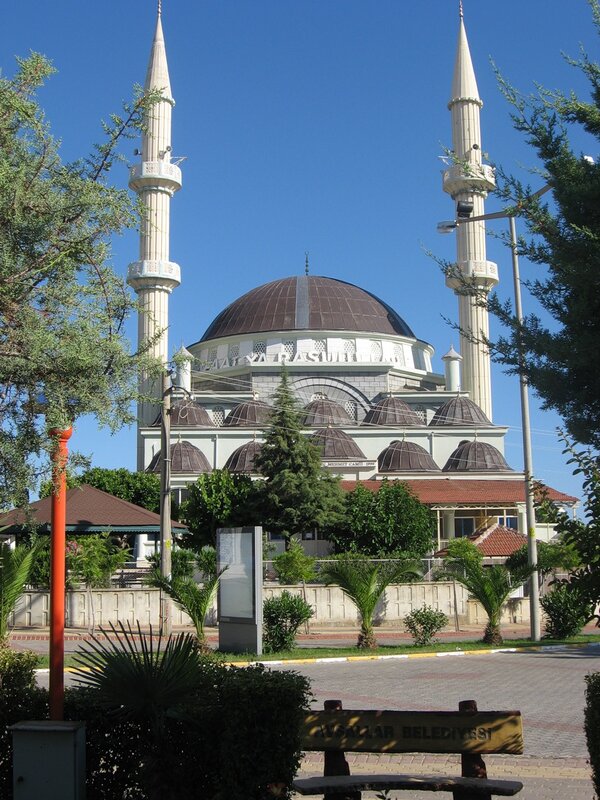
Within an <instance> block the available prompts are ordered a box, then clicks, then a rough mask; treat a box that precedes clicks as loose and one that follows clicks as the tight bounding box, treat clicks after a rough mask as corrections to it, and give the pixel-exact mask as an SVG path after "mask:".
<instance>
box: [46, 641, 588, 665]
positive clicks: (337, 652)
mask: <svg viewBox="0 0 600 800" xmlns="http://www.w3.org/2000/svg"><path fill="white" fill-rule="evenodd" d="M594 643H596V644H600V634H594V633H590V634H582V635H581V636H574V637H573V638H572V639H544V640H543V641H542V642H531V641H529V640H528V639H505V641H504V644H503V645H502V647H503V648H506V647H519V648H528V647H540V646H542V647H548V646H551V645H554V646H556V645H577V644H594ZM496 649H498V648H497V647H495V646H494V645H487V644H484V643H483V642H478V641H473V640H472V639H470V640H467V641H462V642H457V641H452V642H449V641H445V642H436V643H435V644H431V645H427V647H415V645H413V644H408V643H407V644H405V645H393V646H392V645H381V646H380V647H377V648H376V649H374V650H359V649H358V648H357V647H297V648H295V649H294V650H290V651H289V652H287V653H267V654H263V655H261V656H257V655H255V654H253V653H248V654H240V653H217V655H218V656H219V657H220V658H222V659H224V660H225V661H227V662H232V663H245V662H248V661H299V660H305V659H313V658H352V657H354V658H372V657H374V656H391V655H409V654H417V653H418V654H426V653H440V652H452V651H456V650H468V651H479V650H481V651H485V650H496ZM73 666H75V662H74V660H73V655H72V654H71V653H65V667H66V668H69V667H73ZM38 667H39V668H40V669H44V668H47V667H48V656H47V655H40V656H39V663H38Z"/></svg>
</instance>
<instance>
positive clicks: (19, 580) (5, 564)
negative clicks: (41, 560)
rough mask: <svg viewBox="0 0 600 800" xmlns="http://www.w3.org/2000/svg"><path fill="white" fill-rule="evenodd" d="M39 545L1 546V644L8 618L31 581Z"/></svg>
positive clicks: (6, 630) (5, 633)
mask: <svg viewBox="0 0 600 800" xmlns="http://www.w3.org/2000/svg"><path fill="white" fill-rule="evenodd" d="M37 550H38V545H34V546H33V547H25V546H24V545H19V546H18V547H15V549H14V550H13V549H11V548H10V547H9V546H8V545H7V544H1V545H0V642H2V641H3V640H4V639H5V638H6V636H7V634H8V618H9V616H10V614H11V612H12V611H13V610H14V607H15V606H16V604H17V600H18V599H19V597H20V596H21V595H22V593H23V589H24V588H25V585H26V584H27V581H28V579H29V573H30V572H31V567H32V566H33V560H34V558H35V556H36V553H37Z"/></svg>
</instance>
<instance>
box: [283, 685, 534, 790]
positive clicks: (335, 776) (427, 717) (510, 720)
mask: <svg viewBox="0 0 600 800" xmlns="http://www.w3.org/2000/svg"><path fill="white" fill-rule="evenodd" d="M324 709H325V710H324V711H313V712H311V713H310V714H307V716H306V718H305V721H304V727H303V730H302V748H303V750H305V751H323V753H324V762H325V763H324V777H322V778H297V779H296V780H295V781H294V783H293V788H294V790H295V791H296V792H298V793H299V794H305V795H312V794H324V795H325V797H326V800H342V798H344V800H360V797H361V795H360V792H361V790H362V791H379V792H381V791H385V790H390V789H398V790H404V789H407V790H409V789H412V790H413V791H420V792H423V791H426V792H452V793H453V796H454V800H474V798H478V799H479V800H481V798H491V797H492V795H501V796H504V797H510V796H513V795H515V794H517V793H518V792H520V791H521V789H522V788H523V784H522V783H520V782H519V781H512V780H490V779H488V777H487V771H486V766H485V763H484V761H483V758H482V755H485V754H486V753H487V754H491V753H509V754H512V755H521V754H522V753H523V726H522V723H521V712H520V711H478V710H477V704H476V703H475V701H474V700H464V701H462V702H460V703H459V710H458V711H354V710H352V711H350V710H343V709H342V703H341V702H340V701H339V700H326V701H325V704H324ZM346 752H352V753H459V754H460V755H461V766H462V769H461V773H462V774H461V775H460V776H445V775H405V774H387V773H386V774H381V775H377V774H370V775H350V767H349V765H348V762H347V761H346V757H345V753H346Z"/></svg>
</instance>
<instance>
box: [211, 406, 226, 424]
mask: <svg viewBox="0 0 600 800" xmlns="http://www.w3.org/2000/svg"><path fill="white" fill-rule="evenodd" d="M212 418H213V422H214V423H215V426H216V427H217V428H220V427H221V426H222V425H223V423H224V422H225V409H224V408H223V406H215V407H214V408H213V412H212Z"/></svg>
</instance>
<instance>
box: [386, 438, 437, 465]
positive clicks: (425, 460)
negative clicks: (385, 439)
mask: <svg viewBox="0 0 600 800" xmlns="http://www.w3.org/2000/svg"><path fill="white" fill-rule="evenodd" d="M377 463H378V465H379V472H439V471H440V468H439V467H438V465H437V464H436V463H435V461H434V460H433V458H432V457H431V456H430V455H429V453H428V452H427V450H425V448H424V447H421V445H420V444H415V443H414V442H398V441H394V442H390V444H389V445H388V447H386V448H385V450H382V451H381V453H380V454H379V458H378V459H377Z"/></svg>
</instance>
